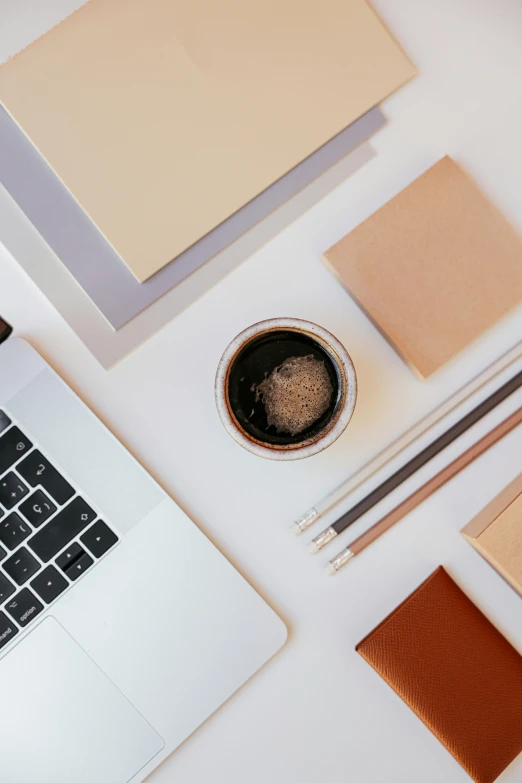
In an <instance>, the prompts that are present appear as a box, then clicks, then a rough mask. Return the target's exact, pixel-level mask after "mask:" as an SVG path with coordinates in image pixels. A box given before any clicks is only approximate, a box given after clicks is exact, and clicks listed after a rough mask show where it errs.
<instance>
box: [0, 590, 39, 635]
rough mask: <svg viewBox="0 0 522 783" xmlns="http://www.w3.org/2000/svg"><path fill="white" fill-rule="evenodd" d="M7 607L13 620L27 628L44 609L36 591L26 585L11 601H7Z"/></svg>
mask: <svg viewBox="0 0 522 783" xmlns="http://www.w3.org/2000/svg"><path fill="white" fill-rule="evenodd" d="M5 608H6V611H8V612H9V614H10V615H11V617H12V618H13V620H16V622H17V623H18V625H21V626H22V628H25V626H26V625H28V624H29V623H30V622H31V620H34V619H35V617H37V616H38V615H39V614H40V612H41V611H42V610H43V604H41V603H40V601H39V600H38V598H37V597H36V596H35V595H34V593H32V592H31V591H30V590H28V589H27V587H25V588H24V589H23V590H20V592H19V593H18V594H17V595H15V597H14V598H13V599H12V600H11V601H8V602H7V603H6V605H5Z"/></svg>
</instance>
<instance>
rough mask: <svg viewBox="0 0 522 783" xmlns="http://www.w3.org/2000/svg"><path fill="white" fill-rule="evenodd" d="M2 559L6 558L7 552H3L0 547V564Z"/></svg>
mask: <svg viewBox="0 0 522 783" xmlns="http://www.w3.org/2000/svg"><path fill="white" fill-rule="evenodd" d="M4 557H7V552H6V551H5V549H4V548H3V546H0V563H1V562H2V560H3V559H4Z"/></svg>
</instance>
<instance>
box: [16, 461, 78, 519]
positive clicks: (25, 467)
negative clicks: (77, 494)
mask: <svg viewBox="0 0 522 783" xmlns="http://www.w3.org/2000/svg"><path fill="white" fill-rule="evenodd" d="M17 470H18V472H19V473H20V475H21V476H23V477H24V479H25V480H26V481H27V482H28V484H30V485H31V486H32V487H38V486H42V487H43V488H44V489H45V491H46V492H48V493H49V495H50V496H51V497H52V499H53V500H56V502H57V503H58V505H59V506H63V505H65V503H67V501H68V500H70V499H71V498H72V496H73V495H74V489H73V488H72V487H71V485H70V484H69V483H68V482H67V481H66V480H65V479H64V478H63V476H61V475H60V474H59V473H58V471H57V470H56V468H55V467H53V466H52V465H51V463H50V462H49V460H48V459H46V458H45V457H44V456H43V454H42V453H41V452H40V451H38V450H37V449H35V450H34V451H31V453H30V454H28V455H27V457H26V458H25V459H24V460H22V462H21V463H20V464H19V465H18V466H17Z"/></svg>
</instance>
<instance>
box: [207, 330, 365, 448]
mask: <svg viewBox="0 0 522 783" xmlns="http://www.w3.org/2000/svg"><path fill="white" fill-rule="evenodd" d="M281 330H285V331H295V332H299V333H301V334H302V333H305V334H307V335H309V336H310V337H311V338H313V339H314V340H315V341H316V342H318V343H319V345H320V346H321V348H323V350H325V351H326V352H327V353H328V355H329V357H330V358H331V360H332V361H333V363H334V364H335V366H336V369H337V371H338V374H339V377H340V380H341V402H340V403H339V406H338V410H337V412H336V414H335V415H334V416H332V418H331V420H330V421H329V422H328V424H327V425H326V426H325V428H324V429H323V430H322V431H321V432H319V433H317V434H316V435H315V436H312V437H310V438H309V439H307V440H305V441H302V442H301V443H292V444H281V445H271V446H268V445H266V444H264V443H262V442H261V441H259V440H257V439H256V438H254V437H253V436H252V435H249V434H247V433H246V432H245V430H243V428H242V427H241V426H240V424H239V422H238V421H237V419H236V417H235V415H234V413H233V411H232V408H231V406H230V401H229V398H228V381H229V376H230V370H231V368H232V365H233V363H234V360H235V358H236V357H237V355H238V353H239V351H241V350H242V349H243V348H244V347H245V346H246V345H247V344H248V343H249V342H251V341H252V340H254V339H256V338H257V337H259V336H260V335H261V334H265V333H266V332H270V331H281ZM215 398H216V407H217V411H218V414H219V417H220V419H221V422H222V424H223V426H224V427H225V429H226V430H227V432H228V433H229V435H231V436H232V437H233V438H234V440H235V441H236V442H237V443H239V445H240V446H243V448H245V449H247V451H250V452H251V453H252V454H256V455H257V456H258V457H264V458H265V459H271V460H279V461H286V460H297V459H304V458H305V457H311V456H312V455H313V454H318V453H319V452H321V451H323V450H324V449H326V448H327V447H328V446H330V445H331V444H332V443H333V442H334V441H336V440H337V438H338V437H339V436H340V435H341V434H342V433H343V432H344V430H345V429H346V427H347V426H348V423H349V421H350V419H351V418H352V414H353V411H354V408H355V403H356V400H357V376H356V373H355V367H354V365H353V362H352V359H351V357H350V355H349V353H348V351H347V350H346V348H345V347H344V345H343V344H342V343H341V342H340V341H339V340H338V339H337V337H335V336H334V335H333V334H332V333H331V332H329V331H328V330H327V329H325V328H324V327H322V326H319V325H318V324H316V323H313V322H312V321H305V320H303V319H301V318H269V319H267V320H264V321H258V322H257V323H255V324H252V325H251V326H248V327H247V328H246V329H243V331H242V332H240V333H239V334H237V335H236V336H235V337H234V339H233V340H232V341H231V342H230V343H229V345H228V346H227V348H226V349H225V351H224V353H223V356H222V357H221V359H220V361H219V364H218V368H217V372H216V381H215Z"/></svg>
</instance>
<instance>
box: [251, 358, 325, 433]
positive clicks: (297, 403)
mask: <svg viewBox="0 0 522 783" xmlns="http://www.w3.org/2000/svg"><path fill="white" fill-rule="evenodd" d="M255 392H256V402H257V401H258V400H259V399H261V400H262V402H263V405H264V407H265V411H266V416H267V419H268V425H269V426H270V425H274V427H275V428H276V429H277V431H278V432H283V433H288V434H290V435H297V434H298V433H300V432H303V431H304V430H306V429H307V428H308V427H310V426H311V425H312V424H313V423H314V421H317V419H319V418H320V417H321V416H322V415H323V413H324V412H325V411H326V410H327V409H328V406H329V404H330V399H331V396H332V392H333V387H332V382H331V380H330V376H329V375H328V371H327V369H326V367H325V364H324V362H322V361H320V360H319V359H316V358H315V357H314V356H312V355H309V356H292V357H290V358H288V359H285V361H284V362H283V363H282V364H280V365H279V366H278V367H276V368H275V369H274V370H272V372H271V373H270V375H269V376H268V378H265V380H264V381H262V383H260V384H258V385H257V386H256V387H255Z"/></svg>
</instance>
